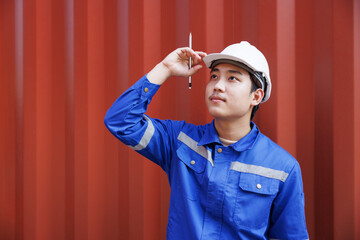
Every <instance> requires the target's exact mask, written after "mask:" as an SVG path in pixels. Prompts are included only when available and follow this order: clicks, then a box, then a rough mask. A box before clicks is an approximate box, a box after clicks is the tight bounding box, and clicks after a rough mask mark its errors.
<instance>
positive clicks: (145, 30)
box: [0, 0, 360, 240]
mask: <svg viewBox="0 0 360 240" xmlns="http://www.w3.org/2000/svg"><path fill="white" fill-rule="evenodd" d="M190 31H191V32H192V34H193V48H194V49H198V50H203V51H206V52H208V53H211V52H214V51H221V50H222V49H223V48H224V47H225V46H227V45H229V44H231V43H234V42H239V41H241V40H247V41H249V42H251V43H252V44H254V45H256V46H257V47H258V48H259V49H260V50H261V51H263V53H264V54H265V56H267V58H268V61H269V63H270V72H271V77H272V81H273V84H274V87H273V93H272V97H271V98H270V100H269V101H268V102H266V104H264V105H263V106H261V107H260V110H259V112H258V113H257V116H256V119H255V121H256V122H257V124H258V125H259V126H260V129H261V130H262V132H263V133H265V134H266V135H268V136H269V137H271V138H272V139H273V140H275V141H276V142H278V143H279V144H280V145H281V146H283V147H284V148H285V149H286V150H288V151H289V152H290V153H291V154H293V155H294V156H295V157H296V158H297V159H298V161H299V162H300V165H301V167H302V173H303V181H304V188H305V197H306V214H307V224H308V228H309V233H310V236H311V239H360V148H359V146H360V70H359V69H360V68H359V66H360V1H359V0H349V1H344V0H333V1H328V0H316V1H312V0H302V1H295V0H290V1H289V0H277V1H270V0H255V1H254V0H238V1H235V0H229V1H228V0H222V1H220V0H198V1H190V0H177V1H174V0H173V1H169V0H132V1H127V0H76V1H74V0H58V1H48V0H26V1H24V0H14V1H10V0H2V1H0V91H1V92H0V136H1V138H0V239H5V240H13V239H14V240H15V239H26V240H35V239H36V240H50V239H51V240H57V239H66V240H68V239H69V240H71V239H74V240H80V239H94V240H95V239H96V240H98V239H164V238H165V234H166V222H167V213H168V200H169V192H170V189H169V186H168V183H167V177H166V175H165V174H164V173H163V172H162V171H161V170H160V168H159V167H157V166H155V165H154V164H152V163H150V162H149V161H147V160H145V159H143V158H142V157H141V156H140V155H138V154H137V153H135V152H133V151H131V150H129V149H128V148H127V147H125V146H124V145H122V144H121V143H119V142H118V141H116V139H115V138H114V137H113V136H111V135H110V134H109V132H108V131H107V130H106V129H105V127H104V124H103V118H104V115H105V112H106V110H107V109H108V108H109V107H110V105H111V104H112V102H113V101H114V100H115V99H116V98H117V96H119V95H120V94H121V93H122V92H123V91H124V90H125V89H127V88H128V87H129V86H130V85H131V84H133V83H134V82H135V81H136V80H137V79H139V78H140V77H141V76H143V75H144V74H145V73H147V72H148V71H149V70H150V69H151V68H152V67H153V66H154V65H155V64H156V63H158V62H159V61H160V60H161V59H162V58H164V57H165V56H166V55H167V54H168V53H169V52H170V51H172V50H173V49H175V48H176V47H180V46H186V45H187V44H188V42H187V41H188V34H189V32H190ZM207 78H208V73H207V71H206V70H202V71H201V72H200V73H198V74H197V75H195V76H193V88H192V90H189V89H188V85H187V80H186V79H177V78H174V79H170V80H169V81H168V82H166V83H165V85H164V86H162V87H161V90H160V91H159V92H158V94H157V95H156V96H155V97H154V99H153V102H152V104H151V106H150V109H149V114H150V115H151V116H152V117H158V118H169V119H184V120H186V121H189V122H193V123H195V124H202V123H206V122H209V121H211V117H210V116H209V114H208V113H207V110H206V106H205V103H204V95H203V93H204V90H205V83H206V81H207Z"/></svg>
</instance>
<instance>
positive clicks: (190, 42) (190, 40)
mask: <svg viewBox="0 0 360 240" xmlns="http://www.w3.org/2000/svg"><path fill="white" fill-rule="evenodd" d="M189 48H190V49H192V36H191V32H190V35H189ZM189 69H191V57H190V58H189ZM189 89H191V76H189Z"/></svg>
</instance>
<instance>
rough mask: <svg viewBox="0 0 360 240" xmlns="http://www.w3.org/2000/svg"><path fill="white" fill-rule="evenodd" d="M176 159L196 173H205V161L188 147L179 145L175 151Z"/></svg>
mask: <svg viewBox="0 0 360 240" xmlns="http://www.w3.org/2000/svg"><path fill="white" fill-rule="evenodd" d="M176 154H177V156H178V158H179V159H180V160H181V161H182V162H183V163H184V164H185V165H186V166H188V167H189V168H190V169H192V170H194V171H195V172H197V173H202V172H204V171H205V167H206V162H207V159H206V158H204V157H202V156H201V155H200V154H198V153H197V152H195V151H194V150H192V149H191V148H189V147H188V146H186V145H184V144H181V145H180V147H179V148H178V149H177V150H176Z"/></svg>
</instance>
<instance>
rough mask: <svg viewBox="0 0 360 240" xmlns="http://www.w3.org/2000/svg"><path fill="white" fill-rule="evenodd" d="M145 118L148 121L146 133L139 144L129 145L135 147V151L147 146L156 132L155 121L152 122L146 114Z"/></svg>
mask: <svg viewBox="0 0 360 240" xmlns="http://www.w3.org/2000/svg"><path fill="white" fill-rule="evenodd" d="M143 118H144V119H145V120H146V121H147V122H148V125H147V128H146V130H145V133H144V135H143V136H142V138H141V140H140V142H139V144H138V145H136V146H134V147H133V146H130V145H128V146H129V147H130V148H131V149H133V150H135V151H140V150H142V149H144V148H146V147H147V145H148V144H149V142H150V140H151V138H152V136H153V135H154V132H155V127H154V125H153V123H152V122H151V120H150V118H149V117H147V116H146V115H144V116H143Z"/></svg>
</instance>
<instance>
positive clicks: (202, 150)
mask: <svg viewBox="0 0 360 240" xmlns="http://www.w3.org/2000/svg"><path fill="white" fill-rule="evenodd" d="M177 139H178V140H179V141H181V142H183V143H184V144H185V145H186V146H188V147H189V148H191V149H192V150H194V151H195V152H196V153H198V154H200V155H201V156H202V157H204V158H206V159H207V160H208V161H209V162H210V163H211V166H214V161H213V159H212V157H211V152H210V151H209V150H207V149H206V147H204V146H198V142H196V141H195V140H194V139H192V138H191V137H189V136H188V135H186V134H185V133H184V132H180V133H179V135H178V137H177Z"/></svg>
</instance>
